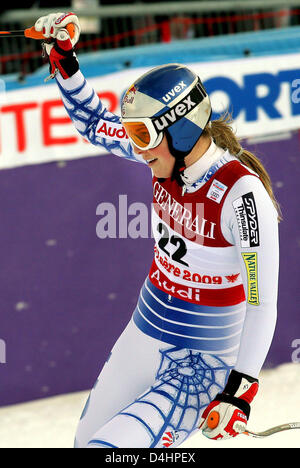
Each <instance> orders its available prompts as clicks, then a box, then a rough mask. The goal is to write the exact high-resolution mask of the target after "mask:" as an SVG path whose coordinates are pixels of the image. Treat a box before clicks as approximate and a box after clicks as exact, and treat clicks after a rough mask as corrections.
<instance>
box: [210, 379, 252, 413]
mask: <svg viewBox="0 0 300 468" xmlns="http://www.w3.org/2000/svg"><path fill="white" fill-rule="evenodd" d="M258 385H259V383H258V380H257V379H255V378H253V377H250V376H249V375H246V374H242V373H241V372H237V371H236V370H232V371H231V373H230V375H229V378H228V381H227V384H226V387H225V388H224V390H223V392H222V393H219V394H218V395H217V396H216V400H218V401H222V402H224V403H230V404H233V405H235V406H237V407H238V408H239V409H240V410H241V411H243V412H244V413H245V415H246V416H247V419H248V418H249V416H250V403H251V402H252V400H253V398H254V397H255V395H256V394H257V391H258Z"/></svg>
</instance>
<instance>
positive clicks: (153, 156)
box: [132, 136, 175, 179]
mask: <svg viewBox="0 0 300 468" xmlns="http://www.w3.org/2000/svg"><path fill="white" fill-rule="evenodd" d="M132 145H133V149H134V152H135V153H136V154H139V155H141V156H142V157H143V159H144V160H145V161H146V162H147V164H148V166H149V167H150V168H151V169H152V171H153V175H154V176H155V177H158V178H162V179H167V178H169V177H171V175H172V173H173V169H174V165H175V158H174V156H172V154H171V153H170V151H169V146H168V142H167V138H166V136H164V138H163V139H162V141H161V143H160V144H159V145H158V146H156V147H155V148H151V149H148V150H142V149H139V148H137V147H136V146H135V145H134V144H132Z"/></svg>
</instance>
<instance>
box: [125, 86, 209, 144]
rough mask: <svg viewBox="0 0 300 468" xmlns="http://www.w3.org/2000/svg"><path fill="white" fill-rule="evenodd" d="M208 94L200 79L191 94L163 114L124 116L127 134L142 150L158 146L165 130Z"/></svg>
mask: <svg viewBox="0 0 300 468" xmlns="http://www.w3.org/2000/svg"><path fill="white" fill-rule="evenodd" d="M206 96H207V94H206V92H205V90H204V88H203V85H202V83H201V81H200V79H199V80H198V81H197V83H196V85H195V86H194V88H193V89H192V90H191V92H190V93H189V94H187V95H186V96H185V97H184V98H182V99H181V100H180V101H179V102H177V104H176V105H175V106H173V107H171V108H168V109H167V110H166V111H165V112H164V113H163V114H161V115H158V116H154V117H136V118H133V117H124V118H123V119H122V124H123V126H124V128H125V130H126V133H127V136H128V137H129V138H130V140H131V141H132V142H133V144H134V145H135V146H136V147H137V148H139V149H141V150H148V149H151V148H156V146H158V145H159V144H160V143H161V141H162V139H163V131H164V130H166V129H167V128H168V127H170V126H171V125H173V124H175V123H176V122H178V121H179V120H180V119H182V118H183V117H185V116H186V115H187V114H189V113H190V112H191V111H192V110H193V109H195V108H196V107H197V106H198V104H200V102H201V101H203V99H204V98H205V97H206Z"/></svg>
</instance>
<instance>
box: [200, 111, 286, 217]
mask: <svg viewBox="0 0 300 468" xmlns="http://www.w3.org/2000/svg"><path fill="white" fill-rule="evenodd" d="M231 123H232V116H231V115H230V114H229V113H225V114H224V115H222V116H221V117H220V118H219V119H218V120H213V121H211V122H210V123H209V124H208V125H206V127H205V129H204V131H203V133H202V135H203V136H206V137H211V138H212V139H213V140H214V142H215V144H216V145H217V146H219V147H220V148H223V149H227V150H228V151H229V152H230V153H231V154H232V155H233V156H236V157H237V158H238V159H239V160H240V161H241V163H242V164H244V165H245V166H247V167H249V168H250V169H252V170H253V171H254V172H256V174H257V175H258V176H259V178H260V180H261V181H262V183H263V185H264V187H265V189H266V191H267V192H268V195H269V197H270V198H271V200H272V202H273V205H274V206H275V208H276V210H277V213H278V222H280V221H281V220H282V215H281V209H280V206H279V204H278V202H277V200H276V198H275V195H274V192H273V188H272V182H271V179H270V176H269V174H268V172H267V171H266V169H265V167H264V165H263V163H262V162H261V161H260V160H259V159H258V157H256V156H255V155H254V154H253V153H251V152H250V151H248V150H246V149H244V148H243V147H242V146H241V144H240V141H239V139H238V138H237V136H236V135H235V133H234V132H233V129H232V126H231Z"/></svg>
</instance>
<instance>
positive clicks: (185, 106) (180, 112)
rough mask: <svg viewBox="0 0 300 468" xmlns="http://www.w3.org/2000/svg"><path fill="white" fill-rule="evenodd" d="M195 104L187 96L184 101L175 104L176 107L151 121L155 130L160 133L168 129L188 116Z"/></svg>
mask: <svg viewBox="0 0 300 468" xmlns="http://www.w3.org/2000/svg"><path fill="white" fill-rule="evenodd" d="M197 104H198V103H197V102H194V101H192V98H191V96H190V95H189V96H187V97H186V98H185V99H183V100H182V101H180V102H179V103H178V104H176V106H174V107H173V108H172V109H170V110H169V111H167V112H165V113H164V114H163V115H161V116H159V117H157V118H156V119H155V120H154V121H153V123H154V125H155V127H156V129H157V130H158V131H159V132H161V131H162V130H163V129H164V128H167V127H169V126H170V125H172V124H174V123H175V122H177V120H180V119H181V118H182V117H184V116H185V115H186V114H188V113H189V112H190V111H191V110H192V109H193V108H194V107H195V106H196V105H197Z"/></svg>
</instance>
